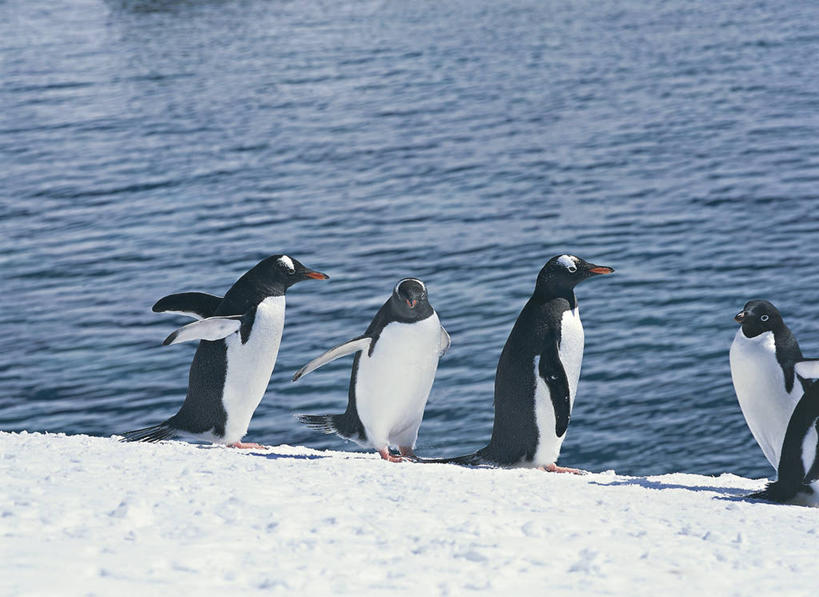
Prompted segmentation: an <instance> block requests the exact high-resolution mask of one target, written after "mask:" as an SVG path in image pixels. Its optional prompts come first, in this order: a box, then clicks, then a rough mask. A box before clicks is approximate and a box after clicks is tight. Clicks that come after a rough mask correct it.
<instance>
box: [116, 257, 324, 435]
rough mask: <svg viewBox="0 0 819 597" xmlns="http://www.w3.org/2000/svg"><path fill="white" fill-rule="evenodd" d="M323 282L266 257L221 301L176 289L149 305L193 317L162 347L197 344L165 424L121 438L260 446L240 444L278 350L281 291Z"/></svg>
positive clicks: (291, 262)
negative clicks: (188, 438)
mask: <svg viewBox="0 0 819 597" xmlns="http://www.w3.org/2000/svg"><path fill="white" fill-rule="evenodd" d="M327 278H328V276H327V275H325V274H322V273H320V272H316V271H313V270H311V269H308V268H306V267H305V266H304V265H302V264H301V263H299V262H298V261H297V260H296V259H293V258H292V257H288V256H287V255H273V256H272V257H268V258H267V259H264V260H262V261H260V262H259V263H258V264H256V266H254V267H253V268H252V269H251V270H250V271H248V272H247V273H245V274H244V275H243V276H242V277H241V278H239V280H238V281H237V282H236V283H235V284H234V285H233V286H231V287H230V290H228V291H227V293H226V294H225V296H224V298H222V297H218V296H214V295H211V294H205V293H201V292H184V293H181V294H171V295H169V296H166V297H164V298H162V299H160V300H159V301H157V303H156V304H155V305H154V306H153V310H154V311H155V312H166V313H181V314H185V315H190V316H192V317H195V318H197V319H200V321H196V322H194V323H191V324H189V325H186V326H184V327H182V328H179V329H178V330H176V331H175V332H173V333H172V334H171V335H170V336H168V337H167V338H166V339H165V341H164V342H163V344H165V345H168V344H175V343H177V342H186V341H189V340H199V341H200V342H199V347H198V348H197V349H196V354H195V355H194V357H193V363H191V368H190V374H189V377H188V393H187V396H186V397H185V402H184V403H183V404H182V408H180V409H179V412H178V413H176V414H175V415H174V416H172V417H171V418H170V419H168V420H166V421H164V422H163V423H160V424H159V425H155V426H153V427H147V428H145V429H137V430H135V431H129V432H128V433H125V434H124V435H123V440H124V441H143V442H156V441H160V440H164V439H168V438H170V437H172V436H174V435H176V434H177V433H178V432H187V433H190V434H194V435H197V436H199V437H202V438H204V439H208V440H210V441H213V442H214V443H220V444H227V445H228V446H230V447H235V448H260V447H263V446H260V445H259V444H253V443H242V441H241V440H242V438H243V437H244V435H245V433H247V428H248V425H249V424H250V419H251V417H252V416H253V412H254V411H255V410H256V407H257V406H259V402H261V400H262V397H263V396H264V393H265V389H266V388H267V384H268V382H269V381H270V375H271V374H272V373H273V366H274V365H275V363H276V357H277V355H278V353H279V343H280V342H281V337H282V330H283V328H284V307H285V299H284V296H285V293H286V292H287V289H288V288H290V286H292V285H293V284H295V283H297V282H301V281H303V280H325V279H327Z"/></svg>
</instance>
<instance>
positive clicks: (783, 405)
mask: <svg viewBox="0 0 819 597" xmlns="http://www.w3.org/2000/svg"><path fill="white" fill-rule="evenodd" d="M729 360H730V362H731V378H732V380H733V382H734V390H735V391H736V394H737V400H738V401H739V407H740V409H742V414H743V415H744V416H745V421H746V422H747V423H748V427H749V428H750V430H751V434H752V435H753V436H754V439H755V440H756V442H757V443H758V444H759V447H760V448H762V452H763V453H764V454H765V458H767V459H768V462H770V463H771V466H773V467H774V468H778V466H779V456H780V453H781V450H782V442H783V441H784V439H785V431H786V430H787V428H788V422H789V421H790V419H791V415H792V414H793V409H794V408H795V407H796V404H797V402H799V398H800V397H801V391H802V386H801V384H800V383H799V380H797V379H794V383H793V388H792V389H791V392H790V394H789V393H788V392H787V391H786V390H785V374H784V373H783V372H782V367H781V366H780V365H779V363H778V362H777V360H776V344H775V341H774V335H773V332H765V333H763V334H760V335H759V336H755V337H753V338H748V337H746V336H745V334H744V333H743V332H742V328H740V329H739V331H737V335H736V336H735V338H734V342H733V343H732V344H731V350H730V352H729Z"/></svg>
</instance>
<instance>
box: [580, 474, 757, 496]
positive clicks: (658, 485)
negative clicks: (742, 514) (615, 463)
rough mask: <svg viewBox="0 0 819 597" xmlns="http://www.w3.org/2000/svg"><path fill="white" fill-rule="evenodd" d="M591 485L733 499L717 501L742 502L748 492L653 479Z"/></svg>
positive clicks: (594, 483)
mask: <svg viewBox="0 0 819 597" xmlns="http://www.w3.org/2000/svg"><path fill="white" fill-rule="evenodd" d="M589 483H590V484H591V485H600V486H603V487H611V486H621V487H622V486H628V485H634V486H637V487H643V488H645V489H659V490H666V489H684V490H686V491H693V492H695V493H701V492H710V493H722V494H724V493H728V494H731V497H725V496H715V497H716V498H717V499H730V500H741V499H742V498H743V496H745V495H746V494H747V492H748V490H747V489H740V488H731V487H717V486H715V485H682V484H680V483H664V482H662V481H652V480H651V479H644V478H637V479H622V480H618V481H612V482H610V483H601V482H599V481H589Z"/></svg>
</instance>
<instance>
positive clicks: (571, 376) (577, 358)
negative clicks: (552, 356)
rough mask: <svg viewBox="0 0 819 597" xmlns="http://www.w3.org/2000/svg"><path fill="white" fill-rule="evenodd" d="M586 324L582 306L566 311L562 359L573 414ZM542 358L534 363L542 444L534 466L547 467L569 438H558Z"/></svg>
mask: <svg viewBox="0 0 819 597" xmlns="http://www.w3.org/2000/svg"><path fill="white" fill-rule="evenodd" d="M584 340H585V336H584V332H583V324H582V323H581V321H580V311H579V310H578V307H575V308H574V309H572V310H570V311H569V310H567V311H564V313H563V317H562V319H561V322H560V343H559V344H558V356H559V357H560V362H561V363H562V364H563V370H564V371H565V372H566V380H567V381H568V384H569V412H571V409H572V407H573V406H574V397H575V394H576V393H577V384H578V382H579V381H580V366H581V364H582V362H583V346H584ZM539 366H540V356H536V357H535V360H534V370H535V422H536V424H537V428H538V443H537V449H536V450H535V456H534V459H533V460H532V462H531V463H529V464H531V465H532V466H545V465H549V464H552V463H554V462H556V461H557V457H558V456H559V455H560V447H561V446H562V445H563V440H564V439H566V434H565V433H564V434H563V435H562V436H561V437H557V432H556V431H555V425H556V423H557V418H556V417H555V410H554V405H553V404H552V398H551V394H550V392H549V386H547V385H546V382H545V381H543V379H542V378H541V377H540V372H539V370H538V369H539Z"/></svg>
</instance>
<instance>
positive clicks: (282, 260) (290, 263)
mask: <svg viewBox="0 0 819 597" xmlns="http://www.w3.org/2000/svg"><path fill="white" fill-rule="evenodd" d="M279 263H281V264H282V265H283V266H284V267H286V268H287V271H289V272H290V273H291V274H292V273H293V272H294V271H296V266H294V265H293V260H292V259H290V257H288V256H287V255H282V256H281V257H279Z"/></svg>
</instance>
